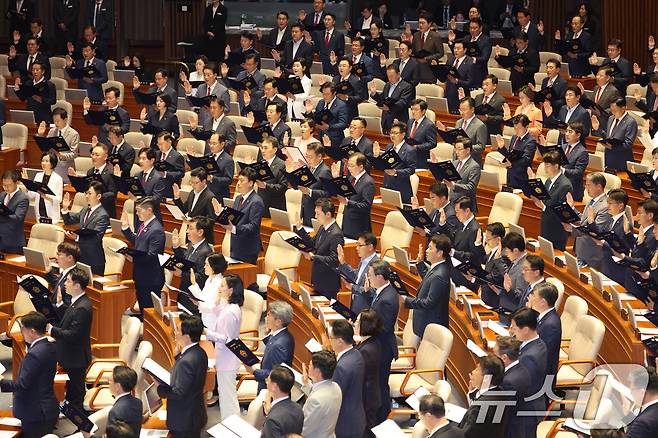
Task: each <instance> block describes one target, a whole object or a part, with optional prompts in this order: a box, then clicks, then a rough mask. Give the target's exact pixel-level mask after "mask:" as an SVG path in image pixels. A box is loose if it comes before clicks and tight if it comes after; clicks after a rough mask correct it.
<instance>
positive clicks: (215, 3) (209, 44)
mask: <svg viewBox="0 0 658 438" xmlns="http://www.w3.org/2000/svg"><path fill="white" fill-rule="evenodd" d="M227 19H228V11H227V10H226V6H224V4H223V3H222V1H221V0H212V3H210V4H209V5H208V6H206V9H205V11H204V13H203V36H202V37H201V42H200V48H199V49H200V50H199V51H200V52H202V53H203V54H204V55H206V56H207V57H208V59H210V60H211V61H214V62H221V61H222V60H223V59H224V47H226V20H227Z"/></svg>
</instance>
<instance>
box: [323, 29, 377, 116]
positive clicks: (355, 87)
mask: <svg viewBox="0 0 658 438" xmlns="http://www.w3.org/2000/svg"><path fill="white" fill-rule="evenodd" d="M359 41H360V40H359ZM363 56H365V55H363ZM353 65H354V63H353V61H352V60H350V58H348V57H345V58H343V59H341V60H339V61H338V63H337V64H336V66H337V67H336V71H335V72H334V77H333V79H332V80H331V83H332V84H333V85H334V87H336V90H337V95H338V98H339V99H340V100H342V101H343V102H345V104H346V105H347V109H348V116H347V119H348V120H353V119H354V118H355V117H357V116H358V115H359V109H358V105H359V103H361V102H363V101H366V100H368V90H367V88H366V83H367V82H366V80H365V79H364V78H359V77H358V76H357V75H356V74H354V72H353V71H352V70H353V68H352V66H353ZM340 83H347V84H349V85H350V86H351V87H352V89H351V90H348V91H347V92H341V91H340V90H338V84H340Z"/></svg>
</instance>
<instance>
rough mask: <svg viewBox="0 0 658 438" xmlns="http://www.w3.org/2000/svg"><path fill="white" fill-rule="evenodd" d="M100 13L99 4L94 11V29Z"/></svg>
mask: <svg viewBox="0 0 658 438" xmlns="http://www.w3.org/2000/svg"><path fill="white" fill-rule="evenodd" d="M100 11H101V4H100V3H96V9H94V27H96V18H97V17H98V14H99V13H100Z"/></svg>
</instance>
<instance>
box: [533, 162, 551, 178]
mask: <svg viewBox="0 0 658 438" xmlns="http://www.w3.org/2000/svg"><path fill="white" fill-rule="evenodd" d="M535 176H536V177H537V178H539V179H541V180H542V181H546V180H547V179H548V174H547V173H546V166H544V163H539V166H537V171H536V172H535Z"/></svg>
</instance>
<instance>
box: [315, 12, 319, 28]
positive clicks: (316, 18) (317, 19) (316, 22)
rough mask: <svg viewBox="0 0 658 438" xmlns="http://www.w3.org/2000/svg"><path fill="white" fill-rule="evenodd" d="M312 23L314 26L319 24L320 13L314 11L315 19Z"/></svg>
mask: <svg viewBox="0 0 658 438" xmlns="http://www.w3.org/2000/svg"><path fill="white" fill-rule="evenodd" d="M313 23H314V24H315V25H316V26H317V25H318V24H320V13H319V12H316V13H315V20H314V22H313Z"/></svg>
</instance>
